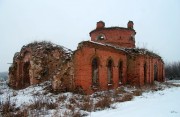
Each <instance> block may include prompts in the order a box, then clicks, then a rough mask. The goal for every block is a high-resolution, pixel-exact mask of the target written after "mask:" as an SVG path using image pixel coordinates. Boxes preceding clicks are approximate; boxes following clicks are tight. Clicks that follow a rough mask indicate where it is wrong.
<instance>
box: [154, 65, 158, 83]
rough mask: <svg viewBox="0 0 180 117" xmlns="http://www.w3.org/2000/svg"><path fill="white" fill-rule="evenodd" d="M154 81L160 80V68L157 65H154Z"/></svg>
mask: <svg viewBox="0 0 180 117" xmlns="http://www.w3.org/2000/svg"><path fill="white" fill-rule="evenodd" d="M154 80H155V81H157V80H158V68H157V65H156V64H155V65H154Z"/></svg>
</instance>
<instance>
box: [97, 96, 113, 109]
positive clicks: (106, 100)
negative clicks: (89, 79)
mask: <svg viewBox="0 0 180 117" xmlns="http://www.w3.org/2000/svg"><path fill="white" fill-rule="evenodd" d="M111 99H112V98H111V97H109V96H105V97H102V98H101V99H100V100H99V101H98V102H97V103H96V104H95V105H94V108H95V110H103V109H106V108H110V107H111V104H112V103H113V102H112V101H111Z"/></svg>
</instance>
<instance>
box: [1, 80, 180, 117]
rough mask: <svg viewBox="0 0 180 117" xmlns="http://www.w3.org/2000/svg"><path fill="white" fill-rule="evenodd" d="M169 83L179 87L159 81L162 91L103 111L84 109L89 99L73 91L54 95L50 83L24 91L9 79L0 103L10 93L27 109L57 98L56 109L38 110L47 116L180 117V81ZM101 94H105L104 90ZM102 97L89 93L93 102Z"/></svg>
mask: <svg viewBox="0 0 180 117" xmlns="http://www.w3.org/2000/svg"><path fill="white" fill-rule="evenodd" d="M168 83H170V84H176V86H173V85H170V84H166V83H163V84H161V83H158V82H156V83H155V84H156V86H157V87H156V88H157V89H158V91H157V90H156V89H152V90H146V92H145V93H143V94H142V95H141V96H135V97H134V98H133V100H132V101H127V102H121V103H114V104H113V105H111V107H113V108H115V109H112V108H109V109H105V110H101V109H100V110H99V111H97V110H96V109H92V110H91V111H92V112H91V111H89V112H88V111H87V110H83V108H84V107H83V108H82V106H80V105H81V104H82V102H84V101H85V100H86V101H87V99H88V98H87V97H86V96H83V95H77V94H73V93H58V94H52V93H50V92H49V91H47V90H46V89H47V88H46V87H48V86H49V85H50V82H44V83H42V84H39V85H33V86H30V87H28V88H26V89H22V90H13V89H11V88H9V87H8V86H7V85H6V82H1V83H0V102H3V101H5V100H6V99H7V97H8V96H10V97H11V98H10V100H11V102H15V106H16V107H18V108H21V110H23V109H24V108H27V106H28V105H30V104H32V103H34V101H35V99H37V98H39V99H44V98H45V100H47V99H50V100H53V101H55V103H57V104H58V106H57V107H56V108H55V109H51V110H44V111H42V113H40V114H38V115H37V114H36V113H35V116H39V115H42V116H43V117H44V116H45V117H55V116H62V117H72V115H73V113H74V112H78V111H79V112H80V113H81V115H82V114H83V115H86V116H88V117H180V81H168ZM158 87H160V88H158ZM124 89H125V90H126V92H125V93H132V91H133V90H135V89H134V87H131V88H127V87H124ZM162 89H163V90H162ZM99 93H100V94H101V93H102V94H103V92H99ZM99 93H97V94H99ZM120 95H121V94H120ZM42 97H44V98H42ZM98 99H99V97H98V96H96V95H95V94H94V95H90V96H89V102H91V101H92V103H93V104H95V103H96V101H97V100H98ZM112 99H113V98H112ZM86 101H85V102H86ZM86 104H87V103H86ZM88 104H90V103H88ZM78 106H79V107H78ZM87 106H88V105H87ZM90 106H92V105H90ZM73 108H74V110H73ZM84 109H85V108H84ZM31 112H33V110H32V111H28V113H31ZM45 112H46V113H45ZM44 114H45V115H44ZM31 115H33V114H31ZM31 115H29V116H31ZM74 115H75V114H74ZM33 116H34V115H33ZM0 117H1V113H0Z"/></svg>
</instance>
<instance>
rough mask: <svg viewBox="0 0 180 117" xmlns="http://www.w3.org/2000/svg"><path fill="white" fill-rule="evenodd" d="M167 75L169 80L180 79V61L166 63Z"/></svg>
mask: <svg viewBox="0 0 180 117" xmlns="http://www.w3.org/2000/svg"><path fill="white" fill-rule="evenodd" d="M165 77H166V78H167V79H169V80H180V61H179V62H172V63H166V64H165Z"/></svg>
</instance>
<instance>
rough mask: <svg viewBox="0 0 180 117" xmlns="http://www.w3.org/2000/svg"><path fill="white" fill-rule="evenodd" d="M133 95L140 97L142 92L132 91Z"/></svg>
mask: <svg viewBox="0 0 180 117" xmlns="http://www.w3.org/2000/svg"><path fill="white" fill-rule="evenodd" d="M133 95H134V96H140V95H142V90H140V89H137V90H135V91H133Z"/></svg>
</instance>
